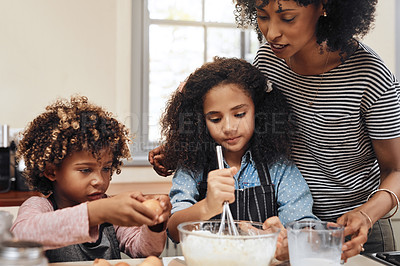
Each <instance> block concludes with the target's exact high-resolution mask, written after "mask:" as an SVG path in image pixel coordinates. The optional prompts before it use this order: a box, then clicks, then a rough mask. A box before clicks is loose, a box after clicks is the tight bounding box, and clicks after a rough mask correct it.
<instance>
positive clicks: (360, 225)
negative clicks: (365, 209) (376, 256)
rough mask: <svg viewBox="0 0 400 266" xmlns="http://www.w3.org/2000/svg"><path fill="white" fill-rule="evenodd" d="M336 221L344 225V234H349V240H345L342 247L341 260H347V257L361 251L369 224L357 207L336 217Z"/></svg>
mask: <svg viewBox="0 0 400 266" xmlns="http://www.w3.org/2000/svg"><path fill="white" fill-rule="evenodd" d="M337 223H338V224H341V225H344V226H345V228H344V235H345V236H348V235H351V240H350V241H347V242H345V243H344V244H343V247H342V260H344V261H347V259H348V258H350V257H353V256H355V255H358V254H360V252H361V251H363V245H364V243H365V242H367V240H368V231H369V229H370V226H371V224H370V221H369V220H368V218H366V217H365V216H364V215H363V214H362V213H361V212H360V211H359V210H358V209H354V210H352V211H350V212H348V213H345V214H343V215H342V216H341V217H339V218H338V219H337Z"/></svg>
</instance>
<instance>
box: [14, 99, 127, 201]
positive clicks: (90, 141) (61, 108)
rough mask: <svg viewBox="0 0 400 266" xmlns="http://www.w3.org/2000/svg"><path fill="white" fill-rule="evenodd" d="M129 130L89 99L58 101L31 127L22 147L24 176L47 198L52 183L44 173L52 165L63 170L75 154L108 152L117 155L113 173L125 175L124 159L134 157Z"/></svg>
mask: <svg viewBox="0 0 400 266" xmlns="http://www.w3.org/2000/svg"><path fill="white" fill-rule="evenodd" d="M130 140H131V139H130V135H129V130H128V129H127V128H126V127H125V126H124V125H123V124H121V123H120V122H118V121H117V120H116V119H115V118H113V117H112V114H111V113H110V112H106V111H105V110H104V109H103V108H101V107H99V106H96V105H94V104H92V103H89V102H88V99H87V97H84V96H72V97H71V100H70V101H68V100H66V99H58V100H56V101H55V102H54V103H53V104H51V105H49V106H47V107H46V111H45V112H44V113H42V114H41V115H39V116H38V117H36V118H35V119H34V120H33V121H32V122H30V123H29V124H28V126H27V127H26V128H25V130H24V132H22V140H21V141H20V142H19V144H18V149H17V158H18V159H19V160H21V159H23V160H24V163H25V166H26V168H25V170H24V174H25V177H26V180H27V183H28V185H29V187H30V188H31V189H35V190H37V191H39V192H41V193H43V194H44V195H48V194H50V193H51V192H52V189H53V187H52V182H51V181H50V180H49V179H47V178H46V177H45V176H44V175H43V173H44V171H45V169H46V166H48V165H54V166H56V167H59V166H60V165H61V163H62V162H63V160H64V159H65V158H66V157H67V156H68V155H69V154H71V153H72V152H75V151H82V150H84V151H88V152H91V153H92V154H93V156H94V157H95V158H96V159H100V153H101V152H102V151H103V150H104V149H110V152H111V153H112V154H113V162H112V170H113V171H116V172H117V174H119V173H120V172H121V170H120V166H121V165H122V161H121V160H122V159H123V158H126V159H128V158H130V151H129V148H128V142H130Z"/></svg>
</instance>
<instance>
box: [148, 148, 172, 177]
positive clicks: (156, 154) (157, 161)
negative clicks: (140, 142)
mask: <svg viewBox="0 0 400 266" xmlns="http://www.w3.org/2000/svg"><path fill="white" fill-rule="evenodd" d="M162 151H163V148H162V146H158V147H156V148H154V149H153V150H151V151H150V152H149V158H148V159H149V162H150V164H151V165H153V169H154V171H156V173H157V174H158V175H160V176H169V175H171V174H172V173H173V172H174V171H173V170H172V169H167V168H165V167H164V163H163V161H164V159H165V156H164V154H163V153H162Z"/></svg>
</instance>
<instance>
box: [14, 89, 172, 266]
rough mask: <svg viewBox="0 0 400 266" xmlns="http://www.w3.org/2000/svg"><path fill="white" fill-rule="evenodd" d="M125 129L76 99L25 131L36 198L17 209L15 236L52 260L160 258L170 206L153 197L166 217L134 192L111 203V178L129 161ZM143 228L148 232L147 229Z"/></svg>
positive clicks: (22, 150)
mask: <svg viewBox="0 0 400 266" xmlns="http://www.w3.org/2000/svg"><path fill="white" fill-rule="evenodd" d="M129 140H130V139H129V135H128V130H127V129H126V127H125V126H124V125H122V124H121V123H120V122H118V121H117V120H116V119H115V118H113V117H112V114H111V113H109V112H106V111H105V110H103V109H102V108H101V107H98V106H96V105H93V104H91V103H89V102H88V100H87V98H86V97H79V96H75V97H72V98H71V101H70V102H68V101H66V100H58V101H56V102H55V103H54V104H52V105H50V106H47V107H46V111H45V112H44V113H42V114H41V115H39V116H38V117H37V118H36V119H35V120H33V121H32V122H31V123H30V124H29V125H28V127H27V128H26V129H25V132H24V133H23V138H22V140H21V141H20V143H19V146H18V155H17V156H18V157H19V159H23V160H24V161H25V164H26V169H25V174H26V179H27V182H28V183H29V185H30V186H31V188H33V189H35V190H37V191H39V192H41V193H43V194H44V195H46V196H47V197H31V198H29V199H28V200H26V201H25V202H24V203H23V204H22V205H21V207H20V208H19V212H18V216H17V218H16V221H15V222H14V224H13V226H12V229H11V231H12V233H13V234H14V236H15V237H16V238H18V239H21V240H32V241H36V242H39V243H41V244H43V246H44V248H45V250H46V256H47V257H48V259H49V261H50V262H59V261H83V260H94V259H95V258H104V259H119V258H120V251H122V252H125V253H127V254H128V255H129V256H131V257H143V256H149V255H156V256H158V255H160V254H161V252H162V251H163V248H164V243H165V240H166V233H165V228H166V223H167V220H168V217H169V214H170V210H171V204H170V202H169V199H168V197H167V196H161V195H159V196H155V198H157V199H158V200H159V201H160V204H161V206H162V213H161V214H159V215H156V214H155V213H154V212H153V211H152V210H150V209H148V208H147V207H145V205H144V204H142V202H143V201H145V199H146V197H145V196H143V195H142V194H141V193H139V192H130V193H124V194H120V195H116V196H113V197H107V195H106V194H105V192H106V191H107V188H108V186H109V184H110V180H111V176H112V174H113V173H114V172H117V174H119V173H120V171H121V170H120V166H121V165H122V161H121V160H122V159H123V158H130V152H129V149H128V145H127V142H128V141H129ZM142 225H143V226H142Z"/></svg>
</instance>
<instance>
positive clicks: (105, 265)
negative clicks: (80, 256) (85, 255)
mask: <svg viewBox="0 0 400 266" xmlns="http://www.w3.org/2000/svg"><path fill="white" fill-rule="evenodd" d="M93 266H111V264H110V263H109V262H108V261H107V260H105V259H95V260H94V261H93Z"/></svg>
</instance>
